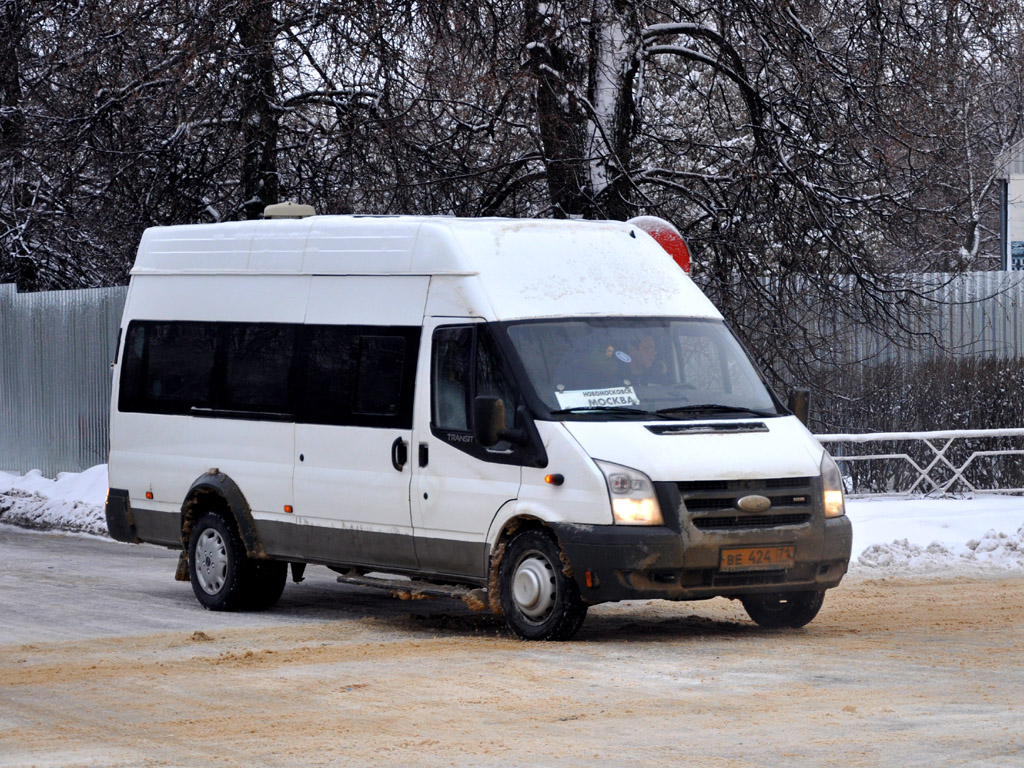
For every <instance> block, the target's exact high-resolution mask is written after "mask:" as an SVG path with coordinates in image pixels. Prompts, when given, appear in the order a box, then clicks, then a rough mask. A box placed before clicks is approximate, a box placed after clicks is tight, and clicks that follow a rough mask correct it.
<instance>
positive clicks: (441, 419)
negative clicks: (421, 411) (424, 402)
mask: <svg viewBox="0 0 1024 768" xmlns="http://www.w3.org/2000/svg"><path fill="white" fill-rule="evenodd" d="M472 354H473V329H472V328H471V327H463V328H439V329H438V330H437V331H436V332H435V333H434V350H433V365H432V369H433V376H432V380H431V384H432V386H431V392H432V399H433V403H432V406H431V408H432V419H431V421H432V422H433V425H434V426H435V427H436V428H438V429H451V430H456V431H467V430H468V429H469V424H470V422H469V419H470V416H469V414H470V398H471V397H472V381H471V378H470V374H471V373H472V370H473V368H472V365H471V361H472Z"/></svg>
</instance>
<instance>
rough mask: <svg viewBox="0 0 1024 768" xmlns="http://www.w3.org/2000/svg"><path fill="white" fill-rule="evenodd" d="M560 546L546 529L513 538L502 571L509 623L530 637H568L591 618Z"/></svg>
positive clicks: (501, 593) (501, 588)
mask: <svg viewBox="0 0 1024 768" xmlns="http://www.w3.org/2000/svg"><path fill="white" fill-rule="evenodd" d="M560 555H561V552H560V550H559V548H558V545H557V544H556V543H555V542H554V541H553V540H552V539H551V537H550V536H548V535H546V534H545V533H543V532H541V531H524V532H523V533H520V534H519V535H518V536H516V537H515V538H514V539H512V542H511V543H510V544H509V545H508V549H507V550H506V551H505V556H504V558H503V559H502V561H501V567H500V568H499V570H498V589H499V596H500V599H501V610H502V613H503V614H504V618H505V623H506V624H508V626H509V628H510V629H511V630H512V631H513V632H515V633H516V634H517V635H519V637H521V638H523V639H524V640H568V639H569V638H570V637H572V636H573V635H575V634H576V632H577V631H578V630H579V628H580V627H581V626H582V624H583V620H584V619H585V618H586V616H587V604H586V603H584V602H583V600H582V598H581V597H580V592H579V588H578V587H577V586H576V582H575V581H574V580H573V579H572V578H570V577H569V576H567V575H566V574H565V573H564V571H563V565H562V560H561V557H560Z"/></svg>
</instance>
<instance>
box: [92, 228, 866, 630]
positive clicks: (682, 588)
mask: <svg viewBox="0 0 1024 768" xmlns="http://www.w3.org/2000/svg"><path fill="white" fill-rule="evenodd" d="M109 473H110V478H109V479H110V491H109V495H108V499H107V506H106V516H107V523H108V526H109V530H110V533H111V535H112V536H113V537H114V538H115V539H118V540H120V541H129V542H149V543H153V544H160V545H166V546H168V547H174V548H181V550H182V559H181V567H180V569H179V571H180V573H179V577H181V578H183V579H185V578H187V579H188V580H189V581H191V584H192V588H193V591H194V592H195V595H196V597H197V599H198V600H199V602H200V603H201V604H202V605H204V606H206V607H207V608H209V609H212V610H239V609H260V608H268V607H270V606H272V605H273V604H274V603H275V602H276V601H277V599H278V598H279V597H280V595H281V594H282V590H283V589H284V587H285V582H286V580H287V572H288V568H289V565H290V566H291V568H292V572H293V576H294V577H295V578H296V580H298V579H299V578H301V573H302V569H303V568H304V567H305V565H306V564H320V565H325V566H328V567H330V568H332V569H334V570H336V571H337V572H338V573H340V574H341V577H340V578H342V579H345V580H349V581H353V582H355V583H368V584H374V583H377V584H382V585H388V586H389V587H391V586H393V585H394V584H405V585H407V588H408V589H418V588H422V589H423V590H425V591H428V592H429V591H431V590H434V591H440V592H442V593H445V591H447V592H446V593H448V594H452V595H457V596H463V597H464V598H466V599H467V600H468V601H469V602H475V603H477V604H478V605H480V606H482V607H488V608H490V609H491V610H493V611H495V612H496V613H499V614H501V615H502V616H503V617H504V619H505V621H506V622H507V624H508V626H509V627H510V628H511V630H512V631H514V632H515V633H516V634H518V635H519V636H520V637H523V638H528V639H565V638H568V637H570V636H572V635H573V634H574V633H575V632H576V631H577V630H578V629H579V627H580V626H581V624H582V622H583V620H584V617H585V615H586V612H587V608H588V606H591V605H594V604H598V603H603V602H609V601H619V600H631V599H651V598H663V599H666V600H700V599H705V598H710V597H714V596H724V597H727V598H733V599H738V600H741V601H742V603H743V605H744V607H745V608H746V610H747V612H748V613H749V615H750V616H751V617H752V618H753V619H754V620H755V621H757V622H758V623H760V624H762V625H765V626H790V627H798V626H802V625H803V624H806V623H807V622H808V621H810V620H811V619H813V618H814V616H815V615H816V614H817V612H818V609H819V608H820V606H821V604H822V599H823V595H824V593H825V590H827V589H829V588H831V587H835V586H836V585H838V584H839V583H840V580H841V579H842V577H843V575H844V574H845V572H846V569H847V565H848V562H849V558H850V546H851V527H850V523H849V521H848V519H847V518H846V517H845V512H844V501H843V487H842V478H841V476H840V473H839V470H838V469H837V467H836V464H835V462H834V461H833V460H832V459H831V458H830V457H829V455H828V454H827V453H826V452H825V451H824V450H823V449H822V448H821V446H820V445H819V444H818V443H817V441H815V439H814V438H813V437H812V436H811V434H810V433H809V432H808V431H807V429H806V428H805V426H804V424H803V423H801V421H800V420H798V419H797V418H796V417H795V416H793V415H792V414H791V413H790V412H789V411H788V410H787V408H786V407H785V406H784V405H783V404H782V403H781V402H780V401H779V400H778V399H777V397H776V396H775V394H773V392H772V391H771V389H770V388H769V387H768V386H767V385H766V384H765V382H764V380H763V378H762V377H761V375H760V374H759V373H758V371H757V370H756V368H755V367H754V365H753V364H752V363H751V361H750V359H749V358H748V356H747V354H746V353H745V352H744V349H743V347H742V346H741V344H740V343H739V342H738V341H737V340H736V338H735V337H734V336H733V334H732V333H731V332H730V330H729V328H728V327H727V325H726V324H725V323H724V322H723V319H722V316H721V314H720V313H719V312H718V311H717V310H716V309H715V307H714V306H713V305H712V304H711V302H710V301H709V300H708V299H707V298H706V297H705V296H704V295H703V294H702V293H701V291H700V290H699V289H698V288H697V287H696V286H695V285H694V283H693V282H692V281H691V280H690V278H689V277H688V276H687V274H685V273H684V272H683V271H682V270H681V269H680V268H679V267H678V266H677V264H676V263H675V262H674V261H673V260H672V258H671V257H670V256H669V255H668V254H667V253H666V251H665V250H664V249H663V248H662V247H661V246H660V245H659V244H658V243H657V242H655V240H654V239H653V238H652V237H651V236H649V235H648V234H647V232H645V231H643V230H642V229H641V228H640V227H639V226H637V225H635V224H630V223H622V222H584V221H546V220H545V221H541V220H502V219H458V218H435V217H405V216H401V217H360V216H309V217H305V218H296V219H280V220H278V219H265V220H262V221H252V222H240V223H226V224H209V225H194V226H172V227H158V228H153V229H149V230H147V231H146V233H145V234H144V236H143V238H142V242H141V244H140V246H139V251H138V257H137V260H136V262H135V266H134V268H133V269H132V272H131V283H130V287H129V291H128V297H127V303H126V305H125V310H124V319H123V321H122V325H121V336H120V341H119V348H118V353H117V359H116V362H115V372H114V385H113V395H112V403H111V450H110V459H109ZM367 574H371V575H369V576H368V575H367ZM375 574H389V575H393V577H395V580H392V581H389V580H388V578H391V577H387V578H385V577H381V576H378V575H375Z"/></svg>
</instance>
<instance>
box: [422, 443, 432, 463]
mask: <svg viewBox="0 0 1024 768" xmlns="http://www.w3.org/2000/svg"><path fill="white" fill-rule="evenodd" d="M429 460H430V450H429V448H428V447H427V444H426V443H420V466H421V467H425V466H427V462H428V461H429Z"/></svg>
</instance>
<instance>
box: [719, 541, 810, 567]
mask: <svg viewBox="0 0 1024 768" xmlns="http://www.w3.org/2000/svg"><path fill="white" fill-rule="evenodd" d="M794 549H795V547H793V545H792V544H787V545H784V546H781V547H735V548H733V549H723V550H722V557H721V560H720V562H719V565H718V567H719V568H720V569H721V570H723V571H771V570H777V569H782V568H791V567H792V566H793V563H794V562H795V558H794Z"/></svg>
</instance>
